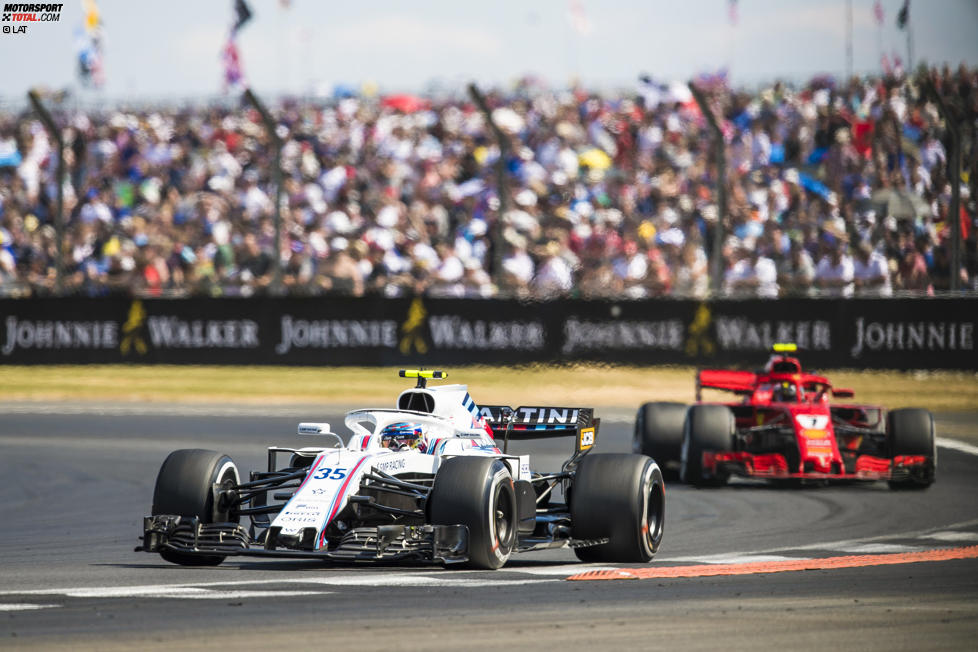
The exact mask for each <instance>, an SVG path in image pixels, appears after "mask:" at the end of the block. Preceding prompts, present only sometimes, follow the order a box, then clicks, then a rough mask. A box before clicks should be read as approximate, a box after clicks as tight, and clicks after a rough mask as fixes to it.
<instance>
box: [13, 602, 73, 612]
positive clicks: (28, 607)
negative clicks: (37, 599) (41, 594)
mask: <svg viewBox="0 0 978 652" xmlns="http://www.w3.org/2000/svg"><path fill="white" fill-rule="evenodd" d="M60 606H61V605H60V604H30V603H27V602H20V603H16V602H15V603H13V604H0V611H33V610H35V609H56V608H58V607H60Z"/></svg>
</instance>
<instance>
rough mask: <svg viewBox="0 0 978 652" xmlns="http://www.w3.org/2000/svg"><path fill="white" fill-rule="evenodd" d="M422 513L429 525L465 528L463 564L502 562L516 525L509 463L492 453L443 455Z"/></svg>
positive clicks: (512, 544)
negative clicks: (466, 539)
mask: <svg viewBox="0 0 978 652" xmlns="http://www.w3.org/2000/svg"><path fill="white" fill-rule="evenodd" d="M428 515H429V518H430V520H431V523H432V524H434V525H465V526H467V527H468V528H469V562H468V566H469V567H471V568H482V569H489V570H495V569H497V568H500V567H502V565H503V564H505V563H506V560H508V559H509V556H510V554H511V553H512V552H513V548H514V547H515V546H516V529H517V525H518V523H517V518H518V517H517V511H516V491H515V489H514V487H513V476H512V475H511V474H510V472H509V467H508V466H506V463H505V462H503V461H502V460H500V459H497V458H494V457H452V458H449V459H447V460H445V461H444V462H442V464H441V466H440V467H439V468H438V473H437V474H435V484H434V486H433V487H432V489H431V495H430V496H429V497H428Z"/></svg>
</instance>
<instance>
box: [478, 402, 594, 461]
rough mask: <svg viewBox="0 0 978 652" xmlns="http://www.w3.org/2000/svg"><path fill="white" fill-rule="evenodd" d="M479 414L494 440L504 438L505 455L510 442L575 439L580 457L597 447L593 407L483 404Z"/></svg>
mask: <svg viewBox="0 0 978 652" xmlns="http://www.w3.org/2000/svg"><path fill="white" fill-rule="evenodd" d="M479 411H480V413H481V415H482V417H483V418H485V420H486V424H487V425H488V426H489V427H490V428H491V429H492V436H493V438H494V439H497V440H498V439H500V438H502V440H503V451H504V452H505V450H506V446H507V444H508V443H509V440H514V441H520V440H527V439H545V438H548V437H574V438H575V439H576V441H577V444H576V452H577V453H578V454H580V453H583V452H585V451H588V450H590V449H591V447H592V446H594V443H595V441H596V440H597V437H598V426H599V425H600V423H601V419H596V418H595V417H594V409H593V408H571V407H550V406H545V407H536V406H520V407H518V408H511V407H509V406H508V405H481V406H479Z"/></svg>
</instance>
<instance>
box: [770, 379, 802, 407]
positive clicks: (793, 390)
mask: <svg viewBox="0 0 978 652" xmlns="http://www.w3.org/2000/svg"><path fill="white" fill-rule="evenodd" d="M774 400H775V401H779V402H781V403H794V402H796V401H797V400H798V388H797V387H795V384H794V383H792V382H789V381H787V380H785V381H782V382H781V384H780V385H778V386H777V387H776V388H775V389H774Z"/></svg>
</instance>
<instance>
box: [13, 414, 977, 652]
mask: <svg viewBox="0 0 978 652" xmlns="http://www.w3.org/2000/svg"><path fill="white" fill-rule="evenodd" d="M0 412H3V417H2V418H0V648H4V649H7V648H10V649H31V648H44V649H58V648H69V647H70V648H73V649H77V648H93V649H131V648H134V647H137V646H139V647H140V648H144V649H146V648H150V649H152V648H160V647H167V648H173V647H175V646H179V647H181V648H186V649H214V648H215V647H225V648H226V647H232V646H233V647H234V648H238V649H256V648H268V647H275V648H282V647H285V646H295V647H298V646H302V647H304V648H307V647H320V648H333V649H336V648H338V647H340V646H343V647H347V648H351V649H353V648H356V649H395V650H397V649H405V650H419V649H499V648H501V647H503V646H506V647H510V648H517V649H526V648H540V647H544V646H545V647H551V648H561V649H617V648H624V647H629V648H632V649H659V648H665V647H667V646H668V647H669V648H670V649H682V650H690V649H692V650H695V649H708V650H714V649H717V648H720V647H723V648H726V649H738V650H739V649H748V648H751V649H756V648H760V649H771V648H775V647H777V648H783V649H792V650H795V649H812V650H814V649H819V650H821V649H824V648H826V647H833V646H839V647H842V648H843V649H860V650H894V649H896V650H901V649H907V650H909V649H927V650H938V649H949V650H960V649H974V646H975V640H976V637H978V558H976V556H978V549H976V548H975V547H974V546H978V498H976V496H978V473H976V471H978V456H976V455H975V453H976V452H978V449H976V448H975V447H974V446H973V445H971V446H970V447H969V445H965V446H959V447H957V448H947V447H943V446H942V447H941V448H940V449H939V460H940V461H939V471H938V473H939V475H938V482H937V483H935V485H934V486H933V487H931V488H930V489H929V490H927V491H922V492H920V491H917V492H906V491H904V492H893V491H889V490H888V489H887V488H886V486H885V485H884V484H882V483H877V484H870V485H848V486H829V487H824V486H820V487H803V488H800V489H775V488H771V487H769V486H767V485H765V484H762V483H752V482H738V483H735V484H733V485H730V486H728V487H725V488H722V489H709V490H708V489H701V490H697V489H691V488H689V487H685V486H679V485H678V484H671V485H670V486H669V487H668V491H667V507H666V509H667V520H666V531H665V537H664V540H663V544H662V547H661V548H660V550H659V553H658V555H657V556H656V558H655V559H654V560H653V562H652V563H651V564H649V565H647V566H645V567H644V569H646V571H647V570H648V569H652V570H654V571H659V570H662V571H664V572H670V571H669V569H674V568H676V567H688V566H696V567H699V568H698V569H697V570H694V571H693V574H694V575H696V576H694V577H676V578H653V579H638V580H634V579H633V580H627V581H568V580H567V578H568V577H569V576H572V575H575V574H580V573H584V572H587V571H593V570H600V569H602V568H607V567H596V566H590V565H584V564H580V563H578V562H577V561H576V558H575V557H574V555H573V553H572V552H571V551H569V550H556V551H547V552H538V553H529V554H527V555H521V556H516V557H514V558H512V559H511V560H510V562H509V564H507V566H506V567H505V568H504V569H503V570H501V571H496V572H489V571H459V570H444V569H441V568H438V567H416V566H399V567H383V568H377V567H369V566H367V567H364V566H356V567H351V566H327V565H323V564H321V563H319V562H316V561H281V560H261V559H254V560H253V559H248V558H231V559H229V560H228V561H226V562H225V563H224V564H223V565H221V566H218V567H214V568H182V567H178V566H174V565H170V564H167V563H165V562H163V561H162V560H161V559H160V558H159V557H157V556H156V555H150V554H146V553H136V552H134V551H133V548H134V546H135V545H137V544H138V540H137V537H138V536H139V534H140V526H141V519H142V516H143V515H145V514H147V513H148V511H149V508H150V502H151V500H152V491H153V484H154V481H155V477H156V472H157V470H158V468H159V465H160V464H161V462H162V461H163V459H164V458H165V456H166V455H167V454H168V453H169V452H170V451H171V450H173V449H176V448H187V447H203V448H212V449H215V450H219V451H222V452H226V453H228V454H230V455H231V456H232V457H233V458H234V459H235V461H236V462H237V463H238V466H239V468H240V469H242V470H247V469H249V468H255V467H263V465H264V447H265V446H267V445H272V444H277V445H293V446H295V445H309V444H310V441H309V439H308V438H300V437H298V436H296V435H294V434H292V433H294V432H295V425H296V422H297V421H299V420H327V421H331V422H332V423H334V424H337V425H338V424H339V423H341V418H340V416H339V414H338V413H333V412H327V413H326V414H322V413H321V412H320V411H305V410H299V409H295V408H292V409H285V410H283V409H279V410H274V409H272V408H269V409H267V410H263V409H255V408H249V409H244V408H225V409H215V410H207V409H202V408H192V409H191V408H187V409H184V408H179V407H168V408H164V409H159V408H153V409H149V410H144V409H140V408H126V409H110V408H105V409H102V408H85V407H77V406H76V407H65V408H63V409H61V408H59V407H58V406H46V407H41V408H39V407H35V406H28V405H24V406H20V407H17V406H13V407H12V406H11V405H9V404H8V405H6V406H0ZM58 412H62V413H60V414H59V413H58ZM208 413H212V414H217V415H218V416H212V415H211V414H208ZM599 416H604V417H605V421H604V423H603V424H602V430H601V433H600V437H599V440H598V450H599V451H605V452H620V451H627V450H628V449H629V447H630V438H631V428H632V424H631V421H630V420H629V419H628V417H627V414H623V413H618V414H611V415H601V414H600V410H599ZM938 423H939V425H938V428H939V434H940V429H941V424H947V425H948V428H947V429H948V430H953V431H954V432H957V433H959V434H962V435H971V436H972V437H974V434H975V432H978V415H975V414H969V415H960V414H959V415H948V416H947V417H940V418H939V422H938ZM971 441H972V442H974V441H975V440H974V439H972V440H971ZM521 448H523V449H524V450H525V451H526V452H530V453H532V454H533V455H534V457H533V458H532V461H533V466H534V467H535V468H537V469H541V470H546V469H548V468H549V469H554V468H557V467H558V466H559V464H560V462H561V461H562V460H563V459H564V457H565V456H566V454H567V452H568V451H569V444H568V442H562V441H558V440H549V441H546V442H527V443H523V444H521ZM938 549H950V550H956V551H958V552H959V556H960V555H963V556H964V557H965V558H963V559H956V560H946V561H927V562H919V561H918V562H914V563H895V564H893V563H891V564H887V565H858V566H856V567H845V568H834V569H822V570H803V571H793V572H776V573H773V572H760V571H764V570H765V569H766V570H771V569H772V568H775V567H776V565H777V564H784V563H786V562H787V563H788V564H789V565H790V564H792V563H794V561H793V560H799V559H813V560H815V561H812V562H806V563H803V564H802V566H806V567H807V566H811V567H817V566H819V565H827V564H825V560H827V559H831V558H838V557H844V558H847V559H851V558H852V557H858V558H859V559H858V560H856V562H855V563H857V564H863V563H864V562H866V563H868V562H871V561H872V560H874V559H877V560H878V559H888V560H890V561H901V560H906V559H914V558H915V557H914V555H917V557H916V558H919V557H920V556H921V555H924V556H926V555H928V554H931V553H929V552H928V551H932V550H938ZM961 551H964V552H963V553H962V552H961ZM901 555H902V556H901ZM874 563H875V562H874ZM622 567H623V568H635V565H627V564H626V565H622ZM725 568H733V569H735V570H736V571H737V572H745V573H746V574H738V575H730V576H722V575H721V576H716V575H710V574H709V572H710V569H725ZM594 574H595V575H601V573H594ZM605 575H607V573H605Z"/></svg>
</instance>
